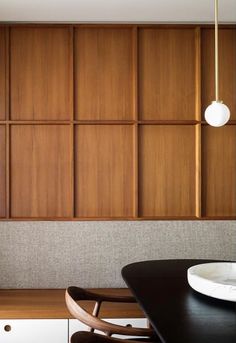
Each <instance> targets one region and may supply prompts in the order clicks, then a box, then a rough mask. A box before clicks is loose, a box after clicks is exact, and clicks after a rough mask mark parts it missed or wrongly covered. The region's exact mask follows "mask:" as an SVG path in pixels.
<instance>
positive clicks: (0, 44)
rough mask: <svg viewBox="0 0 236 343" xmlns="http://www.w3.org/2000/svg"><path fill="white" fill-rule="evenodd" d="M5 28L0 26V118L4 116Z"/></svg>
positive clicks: (5, 105)
mask: <svg viewBox="0 0 236 343" xmlns="http://www.w3.org/2000/svg"><path fill="white" fill-rule="evenodd" d="M6 67H7V60H6V29H5V28H0V120H4V119H5V118H6V108H7V104H6V100H7V98H6V94H7V92H6V90H7V89H6V82H7V79H6Z"/></svg>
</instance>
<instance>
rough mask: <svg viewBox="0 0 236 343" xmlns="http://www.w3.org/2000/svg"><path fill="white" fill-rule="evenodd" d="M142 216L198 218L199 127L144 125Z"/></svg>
mask: <svg viewBox="0 0 236 343" xmlns="http://www.w3.org/2000/svg"><path fill="white" fill-rule="evenodd" d="M139 135H140V156H139V177H140V178H139V193H140V204H139V212H140V213H139V214H140V215H141V216H144V217H145V216H151V217H153V216H194V215H195V214H196V203H195V191H196V185H195V181H196V171H195V169H196V166H195V161H196V160H195V153H196V152H195V126H194V125H191V126H190V125H189V126H186V125H185V126H177V125H142V126H141V127H140V132H139Z"/></svg>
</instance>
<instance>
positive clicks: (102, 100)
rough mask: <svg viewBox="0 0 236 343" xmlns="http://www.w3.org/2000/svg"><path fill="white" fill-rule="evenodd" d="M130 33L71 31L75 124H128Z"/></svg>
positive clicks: (124, 30)
mask: <svg viewBox="0 0 236 343" xmlns="http://www.w3.org/2000/svg"><path fill="white" fill-rule="evenodd" d="M132 40H133V29H132V27H131V28H112V27H108V28H105V27H80V28H76V29H75V112H76V119H77V120H130V119H133V118H134V111H135V109H134V104H133V96H134V94H133V42H132Z"/></svg>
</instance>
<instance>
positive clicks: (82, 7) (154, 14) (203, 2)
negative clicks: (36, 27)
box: [0, 0, 236, 23]
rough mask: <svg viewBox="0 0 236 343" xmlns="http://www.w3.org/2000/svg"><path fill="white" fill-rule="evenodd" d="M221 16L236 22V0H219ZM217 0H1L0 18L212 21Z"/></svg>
mask: <svg viewBox="0 0 236 343" xmlns="http://www.w3.org/2000/svg"><path fill="white" fill-rule="evenodd" d="M219 5H220V20H221V21H222V22H231V23H235V22H236V0H219ZM213 18H214V0H0V21H25V22H28V21H29V22H35V21H39V22H55V21H57V22H211V21H212V20H213Z"/></svg>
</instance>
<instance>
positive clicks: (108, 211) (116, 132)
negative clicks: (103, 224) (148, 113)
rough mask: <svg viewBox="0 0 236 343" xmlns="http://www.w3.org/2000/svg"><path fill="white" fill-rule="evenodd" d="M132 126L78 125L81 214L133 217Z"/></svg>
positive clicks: (78, 201)
mask: <svg viewBox="0 0 236 343" xmlns="http://www.w3.org/2000/svg"><path fill="white" fill-rule="evenodd" d="M133 135H134V131H133V127H132V125H78V126H76V135H75V142H76V144H75V146H76V160H75V172H76V176H75V177H76V180H75V191H76V193H75V194H76V216H77V217H100V218H102V217H108V218H113V217H133V216H134V215H135V211H134V210H135V209H134V199H133V197H134V162H133V159H134V151H133V150H134V149H133V140H134V138H133Z"/></svg>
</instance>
